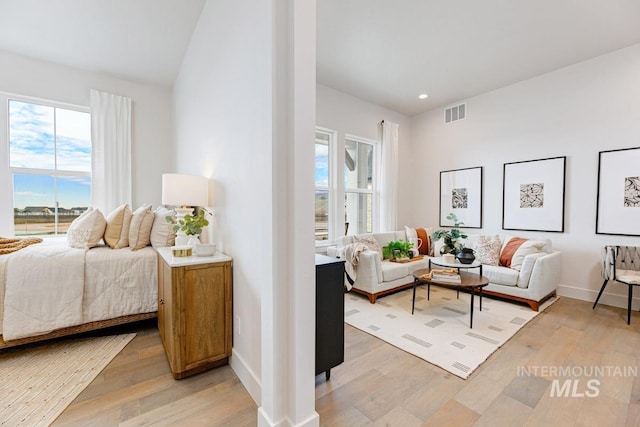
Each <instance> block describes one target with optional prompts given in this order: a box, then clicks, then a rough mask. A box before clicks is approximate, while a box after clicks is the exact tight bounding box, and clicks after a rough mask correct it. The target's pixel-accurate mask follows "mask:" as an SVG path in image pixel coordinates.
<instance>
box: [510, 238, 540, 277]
mask: <svg viewBox="0 0 640 427" xmlns="http://www.w3.org/2000/svg"><path fill="white" fill-rule="evenodd" d="M545 244H546V242H544V241H542V240H527V241H526V242H524V243H523V244H521V245H520V247H519V248H518V249H516V251H515V253H514V254H513V258H511V268H513V269H514V270H518V271H520V269H521V268H522V263H523V262H524V257H526V256H527V255H531V254H537V253H540V252H543V248H544V246H545Z"/></svg>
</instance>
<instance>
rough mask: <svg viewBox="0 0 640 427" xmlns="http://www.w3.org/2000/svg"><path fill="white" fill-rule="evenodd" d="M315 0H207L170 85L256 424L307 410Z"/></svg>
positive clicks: (308, 418) (292, 419)
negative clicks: (210, 224) (202, 195)
mask: <svg viewBox="0 0 640 427" xmlns="http://www.w3.org/2000/svg"><path fill="white" fill-rule="evenodd" d="M314 90H315V2H300V3H298V2H295V1H293V0H289V1H282V0H273V1H269V2H254V1H250V0H241V1H212V0H211V1H208V2H207V3H206V5H205V6H204V8H203V11H202V14H201V16H200V20H199V22H198V25H197V27H196V29H195V31H194V33H193V35H192V37H191V41H190V44H189V48H188V50H187V52H186V54H185V57H184V59H183V63H182V65H181V68H180V73H179V76H178V78H177V80H176V82H175V85H174V93H173V95H174V106H173V111H174V129H175V141H176V152H175V158H176V170H177V172H184V173H194V174H202V175H205V176H207V177H209V178H210V179H211V181H212V182H213V186H212V191H211V192H210V199H211V200H210V202H211V205H212V207H213V210H214V213H215V218H216V220H215V240H216V243H217V244H218V248H219V250H221V251H223V252H226V253H227V254H229V255H230V256H231V257H233V314H234V328H233V355H232V357H231V361H230V363H231V366H232V368H233V369H234V371H235V372H236V374H237V375H238V377H239V378H240V380H241V381H242V383H243V384H244V386H245V387H246V388H247V390H248V391H249V393H250V394H251V396H252V397H253V398H254V400H255V401H256V402H257V403H258V405H259V406H260V408H259V411H258V425H300V426H302V425H305V426H307V425H308V426H313V425H317V424H318V417H317V414H316V413H315V410H314V406H315V405H314V401H315V399H314V360H315V359H314V336H315V335H314V327H315V318H314V313H315V292H314V290H315V286H314V285H315V282H314V269H313V228H312V227H313V170H312V168H311V167H309V166H311V165H312V164H313V144H312V143H310V142H309V141H313V125H314V123H313V118H314V115H315V113H314V94H313V92H314Z"/></svg>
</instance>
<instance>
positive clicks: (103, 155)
mask: <svg viewBox="0 0 640 427" xmlns="http://www.w3.org/2000/svg"><path fill="white" fill-rule="evenodd" d="M123 203H128V204H129V206H131V98H127V97H124V96H118V95H113V94H110V93H106V92H99V91H97V90H94V89H91V205H92V206H94V207H96V208H99V209H100V210H101V211H102V212H103V213H104V214H105V215H109V213H110V212H111V211H112V210H114V209H115V208H117V207H118V206H120V205H122V204H123ZM131 208H132V209H133V206H131Z"/></svg>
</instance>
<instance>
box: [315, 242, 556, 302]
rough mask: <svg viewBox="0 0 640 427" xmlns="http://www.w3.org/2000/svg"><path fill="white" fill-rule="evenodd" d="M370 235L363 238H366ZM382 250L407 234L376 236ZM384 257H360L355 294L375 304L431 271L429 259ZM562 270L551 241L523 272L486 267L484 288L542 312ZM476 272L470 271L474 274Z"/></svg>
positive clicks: (338, 249)
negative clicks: (420, 272) (418, 273)
mask: <svg viewBox="0 0 640 427" xmlns="http://www.w3.org/2000/svg"><path fill="white" fill-rule="evenodd" d="M365 236H370V235H362V236H360V237H365ZM373 237H374V238H375V239H376V241H377V242H378V244H379V245H380V247H383V246H386V245H387V244H388V243H389V242H390V241H394V240H406V234H405V232H404V231H396V232H389V233H373ZM476 238H477V235H469V238H468V239H467V241H466V242H465V246H467V247H471V248H473V245H474V241H475V239H476ZM352 242H353V238H352V237H351V236H345V237H342V238H341V239H340V240H339V241H338V242H337V245H336V246H333V247H329V248H328V249H327V255H329V256H338V255H339V254H340V253H341V252H342V250H343V248H344V247H345V246H346V245H348V244H350V243H352ZM440 246H441V244H439V242H436V244H435V252H436V253H439V249H440ZM380 258H381V257H380V254H378V253H377V252H372V251H365V252H362V253H361V254H360V259H359V264H358V266H357V277H356V281H355V282H354V284H353V291H355V292H358V293H361V294H364V295H366V296H368V297H369V301H370V302H371V303H372V304H373V303H375V301H376V298H378V297H380V296H383V295H386V294H390V293H393V292H396V291H398V290H401V289H405V288H408V287H411V286H413V276H412V274H413V272H414V271H416V270H418V269H421V268H427V267H428V264H429V257H427V256H425V257H424V259H422V260H419V261H412V262H408V263H395V262H390V261H388V260H384V261H382V260H381V259H380ZM560 269H561V253H560V252H559V251H554V250H552V248H551V241H550V240H547V241H546V244H545V246H544V247H543V248H542V252H539V253H535V254H531V255H527V256H526V257H525V258H524V262H523V264H522V268H521V269H520V271H518V270H515V269H511V268H507V267H502V266H493V265H483V267H482V270H483V272H482V274H483V275H484V276H485V277H487V278H488V279H489V285H487V286H486V287H485V288H483V294H486V295H493V296H498V297H502V298H507V299H511V300H515V301H520V302H525V303H527V304H529V306H530V307H531V309H532V310H534V311H538V307H539V304H540V303H541V302H542V301H544V300H545V299H547V298H549V297H551V296H553V295H555V292H556V287H557V285H558V281H559V277H560ZM474 270H475V269H470V270H469V271H470V272H473V271H474Z"/></svg>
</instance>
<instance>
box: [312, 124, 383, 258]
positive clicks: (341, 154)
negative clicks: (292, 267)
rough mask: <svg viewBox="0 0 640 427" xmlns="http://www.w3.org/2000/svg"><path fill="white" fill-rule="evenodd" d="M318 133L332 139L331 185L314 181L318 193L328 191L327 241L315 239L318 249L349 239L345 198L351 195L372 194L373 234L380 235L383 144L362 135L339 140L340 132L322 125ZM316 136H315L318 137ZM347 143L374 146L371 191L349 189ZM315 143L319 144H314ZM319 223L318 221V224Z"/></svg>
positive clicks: (330, 157)
mask: <svg viewBox="0 0 640 427" xmlns="http://www.w3.org/2000/svg"><path fill="white" fill-rule="evenodd" d="M315 132H316V133H318V132H319V133H322V134H324V135H328V136H329V174H328V176H329V182H328V185H327V186H318V185H315V182H314V187H315V188H314V192H315V191H328V193H329V200H328V209H327V212H328V217H329V218H328V227H327V228H328V232H329V237H328V239H327V240H315V247H316V248H317V249H322V248H325V247H327V246H331V245H335V243H336V241H337V240H339V239H340V238H342V237H343V236H345V222H346V220H345V202H346V200H345V197H346V195H347V194H348V193H358V194H370V195H371V200H372V206H371V209H372V231H373V232H376V231H377V230H378V227H379V222H380V218H379V216H380V215H379V212H380V209H379V189H378V183H377V179H378V178H377V173H378V168H379V162H380V155H381V151H380V150H381V145H380V141H377V140H373V139H369V138H364V137H361V136H357V135H353V134H349V133H343V134H342V135H341V136H342V137H341V138H338V132H337V131H336V130H333V129H329V128H326V127H322V126H316V127H315ZM314 136H315V134H314ZM347 140H351V141H355V142H357V143H364V144H368V145H371V146H372V147H373V162H372V165H371V167H372V170H371V174H372V175H371V187H372V188H371V189H363V188H360V189H357V188H356V189H351V188H350V189H346V188H345V182H344V181H345V174H344V165H345V148H346V142H347ZM314 143H315V142H314ZM314 224H315V221H314Z"/></svg>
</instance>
